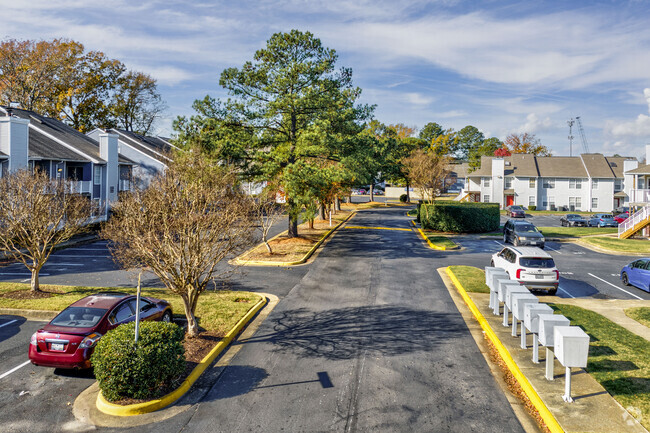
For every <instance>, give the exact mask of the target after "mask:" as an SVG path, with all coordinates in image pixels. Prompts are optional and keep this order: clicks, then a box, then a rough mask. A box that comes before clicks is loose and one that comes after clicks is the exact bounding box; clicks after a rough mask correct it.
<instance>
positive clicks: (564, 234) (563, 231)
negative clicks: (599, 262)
mask: <svg viewBox="0 0 650 433" xmlns="http://www.w3.org/2000/svg"><path fill="white" fill-rule="evenodd" d="M538 229H539V230H540V231H541V232H542V233H543V234H544V236H545V237H547V238H569V239H570V238H581V237H583V236H594V235H607V234H613V233H618V229H617V228H615V227H603V228H599V227H538Z"/></svg>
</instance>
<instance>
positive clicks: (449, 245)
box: [424, 231, 458, 250]
mask: <svg viewBox="0 0 650 433" xmlns="http://www.w3.org/2000/svg"><path fill="white" fill-rule="evenodd" d="M424 234H425V235H426V237H427V239H429V241H430V242H431V243H432V244H434V245H436V246H439V247H445V248H446V249H448V250H453V249H456V248H458V245H456V244H455V243H454V242H452V241H451V239H449V238H448V237H447V236H440V235H436V234H432V233H429V232H426V231H425V232H424Z"/></svg>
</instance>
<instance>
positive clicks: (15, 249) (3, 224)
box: [0, 170, 91, 291]
mask: <svg viewBox="0 0 650 433" xmlns="http://www.w3.org/2000/svg"><path fill="white" fill-rule="evenodd" d="M70 191H71V184H70V182H68V181H63V180H54V179H51V178H50V177H49V175H48V174H47V173H45V172H42V171H40V170H37V171H36V172H35V173H32V172H31V170H19V171H16V172H13V173H10V174H9V175H7V176H5V177H3V178H1V179H0V197H1V199H0V250H1V251H3V252H4V253H5V254H6V255H7V256H8V257H10V258H13V259H15V260H18V261H20V262H21V263H23V264H24V265H25V266H26V267H27V269H29V270H30V272H31V273H32V280H31V287H32V290H33V291H39V290H40V286H39V281H38V274H39V272H40V270H41V268H42V267H43V265H45V263H46V262H47V260H48V259H49V257H50V254H52V252H53V251H54V250H55V249H56V247H57V246H58V245H60V244H61V243H63V242H65V241H67V240H69V239H70V238H71V237H73V236H75V235H77V234H80V233H82V232H84V231H86V230H87V229H88V223H89V222H90V216H91V203H90V200H89V199H88V198H86V197H83V196H81V195H79V194H72V193H70Z"/></svg>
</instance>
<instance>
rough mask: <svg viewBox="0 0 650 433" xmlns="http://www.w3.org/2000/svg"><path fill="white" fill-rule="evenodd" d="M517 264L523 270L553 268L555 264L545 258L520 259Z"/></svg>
mask: <svg viewBox="0 0 650 433" xmlns="http://www.w3.org/2000/svg"><path fill="white" fill-rule="evenodd" d="M519 264H520V265H521V266H523V267H525V268H554V267H555V262H554V261H553V259H551V258H547V257H521V258H519Z"/></svg>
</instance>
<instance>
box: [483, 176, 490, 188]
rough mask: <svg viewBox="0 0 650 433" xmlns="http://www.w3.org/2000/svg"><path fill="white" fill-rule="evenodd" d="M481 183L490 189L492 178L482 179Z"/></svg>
mask: <svg viewBox="0 0 650 433" xmlns="http://www.w3.org/2000/svg"><path fill="white" fill-rule="evenodd" d="M481 183H482V184H483V186H484V187H486V188H488V187H489V186H490V178H489V177H482V178H481Z"/></svg>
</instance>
